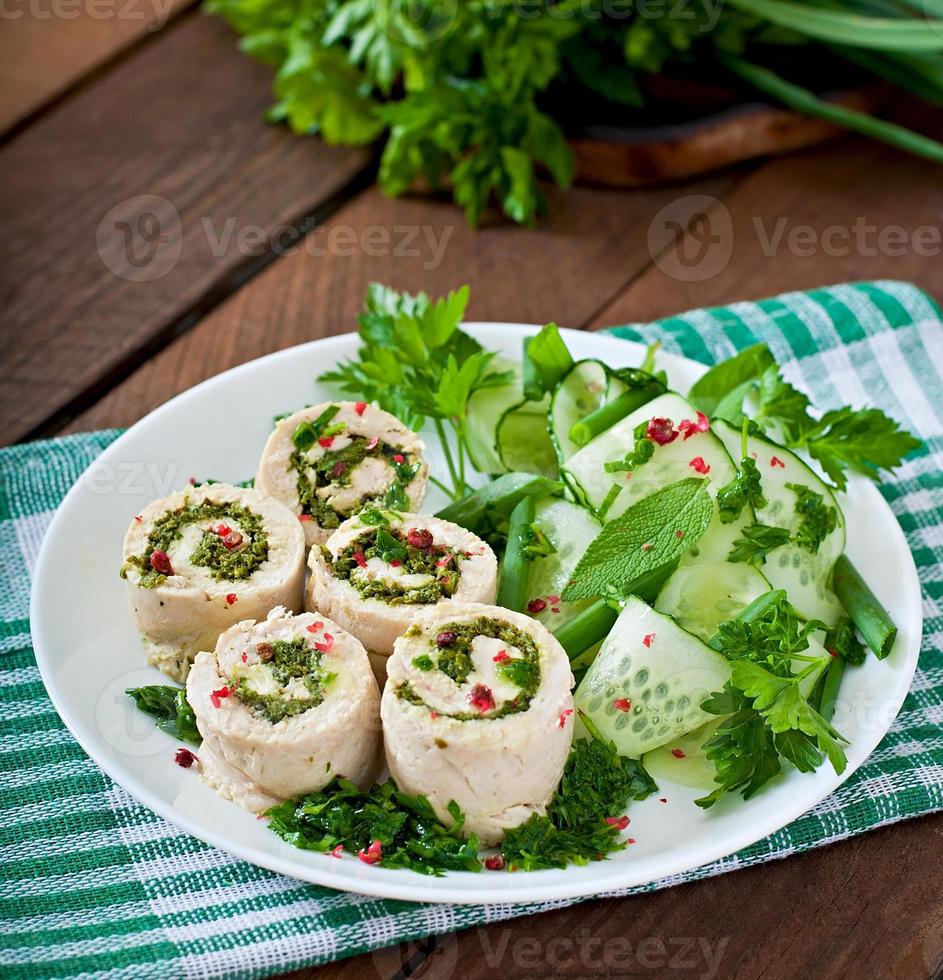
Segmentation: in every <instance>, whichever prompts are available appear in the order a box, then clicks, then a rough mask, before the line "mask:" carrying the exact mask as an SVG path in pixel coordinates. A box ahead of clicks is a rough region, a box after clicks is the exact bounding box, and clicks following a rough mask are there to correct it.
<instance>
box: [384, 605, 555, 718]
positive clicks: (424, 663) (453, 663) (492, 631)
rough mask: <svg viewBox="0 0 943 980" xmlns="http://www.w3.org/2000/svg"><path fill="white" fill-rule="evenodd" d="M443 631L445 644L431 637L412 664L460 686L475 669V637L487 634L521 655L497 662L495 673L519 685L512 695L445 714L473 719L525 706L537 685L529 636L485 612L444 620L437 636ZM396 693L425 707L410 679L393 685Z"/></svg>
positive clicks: (414, 633) (535, 660) (535, 657)
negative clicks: (425, 650) (429, 646)
mask: <svg viewBox="0 0 943 980" xmlns="http://www.w3.org/2000/svg"><path fill="white" fill-rule="evenodd" d="M445 634H450V638H449V643H448V645H447V646H439V644H438V642H437V641H433V647H432V649H431V650H430V651H429V654H423V655H421V656H418V657H416V658H415V659H414V660H413V666H415V667H416V668H417V669H418V670H421V671H423V672H426V671H429V670H432V669H433V668H435V669H437V670H439V671H441V672H442V673H443V674H445V676H446V677H449V678H451V680H452V681H454V682H455V684H456V685H459V686H461V685H462V684H465V683H466V682H467V681H468V678H469V676H470V675H471V672H472V670H473V669H474V662H473V661H472V656H471V651H472V644H473V643H474V642H475V639H476V637H479V636H486V637H490V638H491V639H495V640H500V642H501V643H503V644H504V645H505V646H506V647H507V648H509V649H511V648H513V649H516V650H518V651H520V653H521V656H520V657H512V656H508V659H506V660H504V661H502V662H500V663H498V666H497V672H498V676H499V677H501V679H502V680H506V681H508V682H509V683H511V684H513V685H514V686H515V687H517V688H519V689H520V690H519V692H518V693H517V694H516V695H515V696H514V697H513V698H510V699H508V700H507V701H504V702H503V703H502V704H500V705H496V706H495V708H494V709H493V710H491V711H487V712H480V711H462V712H458V713H456V714H448V715H446V717H449V718H455V719H457V720H458V721H474V720H478V719H481V718H488V719H494V718H503V717H504V716H506V715H513V714H518V713H519V712H521V711H526V710H527V709H528V707H529V706H530V702H531V698H533V696H534V695H535V694H536V693H537V688H538V687H539V686H540V653H539V651H538V649H537V644H536V643H535V642H534V640H533V638H532V637H531V636H529V635H528V634H527V633H525V632H524V631H523V630H519V629H517V627H515V626H510V625H509V624H507V623H504V622H501V620H498V619H491V618H489V617H487V616H480V617H479V618H478V619H475V620H472V621H471V622H466V623H447V624H446V625H444V626H442V627H440V628H439V629H438V630H437V632H436V636H437V637H442V636H444V635H445ZM406 635H407V636H420V635H422V630H421V629H419V628H418V627H415V626H414V627H411V628H410V630H409V631H408V632H407V634H406ZM396 696H397V697H398V698H401V699H402V700H404V701H408V702H409V703H410V704H416V705H420V706H423V707H428V705H426V703H425V701H423V699H422V696H421V695H420V694H419V693H418V692H417V691H416V690H415V688H413V686H412V685H411V684H410V683H409V681H406V682H404V683H403V684H401V685H400V686H399V687H398V688H397V689H396ZM440 714H441V712H440Z"/></svg>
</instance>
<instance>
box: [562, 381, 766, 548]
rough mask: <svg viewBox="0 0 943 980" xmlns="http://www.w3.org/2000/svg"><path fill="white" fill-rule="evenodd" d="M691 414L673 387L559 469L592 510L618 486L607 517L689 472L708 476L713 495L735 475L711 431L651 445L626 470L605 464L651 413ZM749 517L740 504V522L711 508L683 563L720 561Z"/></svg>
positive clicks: (626, 447)
mask: <svg viewBox="0 0 943 980" xmlns="http://www.w3.org/2000/svg"><path fill="white" fill-rule="evenodd" d="M695 417H696V413H695V410H694V408H693V407H692V406H691V405H690V404H689V403H688V402H687V401H686V400H685V399H684V398H682V397H681V396H680V395H677V394H675V393H674V392H668V393H667V394H664V395H659V396H658V397H657V398H654V399H652V401H650V402H647V403H646V404H645V405H643V406H642V407H641V408H640V409H638V411H635V412H633V413H632V414H631V415H629V416H627V417H626V418H624V419H623V420H622V421H621V422H617V423H616V424H615V425H614V426H612V428H611V429H607V430H606V431H605V432H603V433H602V435H599V436H597V437H596V438H595V439H593V441H592V442H590V443H589V444H588V445H586V446H584V447H583V448H582V449H581V450H580V451H579V452H578V453H576V454H575V455H573V456H572V457H570V459H569V460H567V462H566V464H565V466H564V468H563V472H564V476H565V477H566V478H568V479H569V481H570V482H571V483H573V484H575V485H576V486H577V487H579V492H580V494H581V495H582V498H583V499H585V500H586V502H587V504H588V505H589V506H591V507H593V508H594V509H596V508H599V507H600V505H601V504H602V503H603V501H604V500H605V499H606V497H607V495H608V494H609V492H610V490H611V489H612V488H613V487H621V490H620V492H619V496H618V497H616V499H615V501H614V502H613V503H612V505H611V506H610V507H609V509H608V511H607V512H606V519H607V520H612V519H613V518H615V517H618V516H619V515H620V514H623V513H625V511H626V510H627V509H628V508H629V507H630V506H631V505H632V504H634V503H635V502H636V501H637V500H641V499H642V498H643V497H647V496H648V495H649V494H650V493H654V492H655V491H656V490H661V489H662V488H664V487H666V486H668V484H670V483H675V482H677V481H678V480H681V479H684V478H685V477H689V476H699V475H703V476H705V477H706V478H708V479H709V480H710V492H711V494H712V495H715V494H716V491H717V489H718V488H720V487H722V486H724V484H726V483H729V482H730V481H731V480H732V479H733V478H734V476H735V475H736V467H735V466H734V463H733V460H732V459H731V458H730V455H729V453H728V452H727V450H726V448H725V447H724V444H723V443H722V442H721V441H720V439H718V438H717V436H716V435H715V434H714V433H713V432H712V431H708V432H697V433H695V434H694V435H692V436H690V437H689V438H687V439H686V438H685V437H684V436H683V435H679V436H678V437H677V438H676V439H675V440H674V441H673V442H669V443H667V444H666V445H664V446H659V445H655V452H654V455H653V456H652V457H651V459H649V460H648V462H646V463H643V464H642V465H640V466H639V467H638V468H637V469H635V470H633V471H631V472H630V473H607V472H606V463H608V462H610V461H613V460H619V459H622V458H624V457H625V455H626V453H628V452H630V451H631V450H632V448H633V447H634V445H635V429H636V427H638V426H639V425H642V424H647V423H648V422H649V421H650V420H651V419H654V418H668V419H671V420H672V421H673V422H674V423H675V424H676V425H677V424H678V423H679V422H681V421H682V420H683V419H690V420H694V419H695ZM698 457H699V458H700V459H699V460H698ZM693 461H698V463H699V467H700V468H699V469H695V468H694V467H692V465H691V463H692V462H693ZM701 470H703V471H704V472H703V473H701ZM752 520H753V514H752V512H750V511H748V510H747V509H746V508H744V512H743V514H742V515H741V521H740V522H738V523H736V524H722V523H721V521H720V513H719V511H718V510H717V508H716V507H715V509H714V517H713V519H712V521H711V524H710V526H709V527H708V530H707V532H706V533H705V535H704V537H703V538H701V540H700V542H699V543H698V545H697V548H696V549H694V550H692V551H691V552H689V553H687V554H686V555H685V559H684V562H685V564H688V563H691V562H694V561H697V562H702V561H724V560H725V559H726V557H727V555H728V554H730V550H731V548H732V547H733V542H734V540H735V539H736V538H737V537H739V535H740V526H741V524H742V523H749V522H750V521H752Z"/></svg>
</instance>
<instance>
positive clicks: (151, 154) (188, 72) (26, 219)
mask: <svg viewBox="0 0 943 980" xmlns="http://www.w3.org/2000/svg"><path fill="white" fill-rule="evenodd" d="M208 66H212V67H211V69H210V68H209V67H208ZM270 82H271V80H270V77H269V73H268V72H267V70H266V69H265V68H263V67H262V66H259V65H256V64H255V63H254V62H252V61H250V60H249V59H247V58H245V57H244V56H242V55H241V54H239V53H238V52H237V51H236V49H235V40H234V37H233V36H232V34H231V33H230V32H229V31H228V29H227V28H226V27H225V26H224V25H223V24H221V23H220V22H219V21H218V20H215V19H211V18H208V17H205V16H203V15H202V14H198V13H191V14H186V15H184V16H183V17H182V18H181V19H180V20H178V21H177V22H176V23H174V24H172V25H171V26H170V27H169V28H167V29H166V30H165V31H164V32H162V33H161V34H160V35H158V36H156V37H154V38H153V39H151V40H150V41H149V42H148V43H147V44H145V45H143V46H142V47H141V48H140V49H139V50H136V51H135V52H133V53H132V54H131V55H130V56H129V57H128V58H126V59H124V60H122V62H121V63H120V64H119V65H117V66H116V67H115V68H114V70H113V71H111V72H109V73H107V75H106V76H105V77H102V78H100V79H97V80H95V81H94V82H92V83H91V84H90V85H88V86H85V87H83V88H82V89H81V91H79V92H77V93H76V94H75V95H74V96H73V97H70V98H69V99H67V100H66V101H65V102H64V103H62V104H61V105H60V106H58V107H57V108H56V109H54V110H52V111H51V112H50V113H48V114H47V115H45V116H44V117H43V118H42V119H41V120H39V121H38V122H37V123H36V124H35V125H33V126H31V127H29V128H28V129H27V130H26V131H25V132H24V133H23V134H22V135H20V136H18V137H17V138H16V139H14V140H13V141H12V142H11V143H9V144H7V146H6V147H5V148H4V149H3V150H2V151H0V211H2V213H3V214H4V232H5V233H4V236H3V239H2V242H0V296H2V298H3V312H2V322H0V344H2V345H3V348H4V364H5V371H4V374H3V377H2V379H0V441H3V442H8V441H11V440H14V439H17V438H22V437H23V436H25V435H28V434H30V433H36V432H37V431H39V432H42V431H44V429H43V426H44V425H46V426H48V424H49V420H50V419H51V418H52V419H55V418H56V416H57V413H61V412H66V411H68V410H69V408H70V406H71V405H73V404H74V403H75V400H76V399H79V400H80V403H81V399H83V398H84V399H88V398H90V397H94V393H95V392H96V391H99V390H102V389H105V388H107V387H108V386H109V385H110V384H112V383H113V382H114V381H115V380H116V379H118V378H120V377H121V376H122V374H123V373H126V372H127V371H128V370H130V368H131V367H132V366H133V364H134V363H135V360H136V359H137V360H140V359H143V358H145V357H146V356H147V353H148V351H149V345H154V344H160V343H162V342H164V341H165V340H166V338H167V336H168V334H172V333H173V332H174V331H175V330H178V329H180V328H181V326H185V325H186V318H187V317H190V318H197V317H198V316H199V314H200V312H201V310H202V309H203V308H204V307H205V306H208V305H213V303H214V302H215V299H214V296H215V295H216V294H217V293H218V292H219V291H222V292H223V293H224V294H225V293H226V292H228V290H229V289H231V288H232V287H233V284H234V282H236V281H238V278H239V276H241V275H243V274H245V273H246V270H250V269H252V268H253V267H254V266H256V265H258V264H260V263H264V262H265V261H266V260H267V257H270V256H271V254H272V250H273V241H274V242H275V243H276V244H277V241H280V240H282V239H284V238H285V236H288V235H289V233H290V230H291V227H292V226H294V225H296V224H297V223H298V222H299V220H301V219H303V218H304V217H305V216H306V215H310V214H312V213H316V212H317V211H318V209H319V208H323V207H325V206H330V202H331V201H332V199H333V198H334V197H335V195H337V194H338V193H339V192H341V191H342V190H344V189H345V188H346V187H347V186H348V185H349V184H350V182H351V181H354V180H355V179H357V178H358V175H363V174H365V173H367V168H368V165H369V162H370V154H369V151H367V150H360V149H345V148H340V147H328V146H325V145H324V144H322V143H321V142H320V141H318V140H315V139H300V138H298V137H294V136H292V135H291V134H290V133H289V132H287V131H286V130H285V129H283V128H280V127H272V126H267V125H266V124H265V123H264V122H263V121H262V112H263V110H264V109H265V107H266V106H267V105H268V104H269V102H270V101H271V96H270V91H269V89H270ZM367 179H369V178H367ZM181 321H183V323H181Z"/></svg>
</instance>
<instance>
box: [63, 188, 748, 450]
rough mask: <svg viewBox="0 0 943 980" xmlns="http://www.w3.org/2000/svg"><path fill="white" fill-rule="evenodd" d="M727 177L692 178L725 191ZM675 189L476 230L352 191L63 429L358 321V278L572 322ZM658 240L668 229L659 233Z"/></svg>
mask: <svg viewBox="0 0 943 980" xmlns="http://www.w3.org/2000/svg"><path fill="white" fill-rule="evenodd" d="M736 179H737V178H736V176H734V175H725V176H723V177H719V178H713V179H711V180H708V181H705V182H703V184H701V185H699V186H701V187H702V188H703V190H704V192H705V193H712V194H723V193H725V191H726V190H727V189H728V188H729V187H731V186H732V185H733V183H734V182H735V180H736ZM673 198H674V192H673V191H671V190H661V191H649V192H646V193H644V194H625V193H622V192H619V191H601V190H589V189H577V190H574V191H572V192H570V193H566V194H564V193H552V198H551V212H550V215H549V216H548V218H547V220H545V221H544V222H542V223H541V224H540V225H539V226H538V227H537V228H536V229H534V230H531V229H526V228H518V227H515V226H510V225H508V224H505V223H501V224H496V225H494V226H492V227H485V228H482V229H480V230H479V231H477V232H475V231H472V230H471V229H469V228H468V227H467V225H466V224H465V221H464V218H463V216H462V214H461V212H460V211H459V210H457V209H456V208H454V207H453V206H452V205H451V204H449V203H446V202H442V201H430V200H424V199H420V198H404V199H400V200H398V201H391V200H389V199H388V198H386V197H384V196H383V195H382V194H381V193H380V192H379V191H377V190H376V189H371V190H369V191H366V192H365V193H363V194H361V195H360V196H359V197H357V198H356V199H355V200H353V201H351V202H350V203H349V204H348V205H347V206H345V207H344V208H343V209H341V210H340V211H339V212H338V213H337V214H336V215H334V217H333V218H331V219H330V220H329V221H327V222H326V223H325V225H324V226H323V227H321V228H318V229H317V230H316V231H314V232H312V233H311V234H310V235H309V236H308V237H307V239H306V240H305V242H303V243H302V244H301V247H300V248H299V249H298V251H297V252H296V253H295V254H293V255H291V256H285V257H283V258H281V259H280V260H279V261H278V262H277V263H275V264H274V265H273V266H272V267H271V268H270V269H267V270H266V271H265V272H264V273H263V274H262V275H260V276H258V277H257V278H256V279H254V280H253V281H252V282H251V283H249V284H248V285H247V286H245V287H244V288H243V289H241V290H239V291H238V292H237V293H235V295H233V297H232V298H231V299H230V300H228V301H227V302H225V303H224V304H222V305H221V306H220V307H219V308H218V309H216V310H215V311H214V312H213V313H212V315H210V316H208V317H207V318H206V319H205V320H203V321H202V322H201V323H200V324H199V325H198V326H196V327H195V328H194V329H193V330H191V331H190V332H189V333H187V334H186V335H185V336H183V337H181V338H180V339H179V340H177V341H176V342H175V343H173V344H172V345H171V346H169V347H168V348H167V349H166V350H164V351H162V352H161V353H160V354H159V355H157V356H156V357H154V358H153V359H151V360H150V361H148V362H147V363H146V364H144V365H143V366H142V367H141V368H140V369H139V370H138V371H136V372H135V373H134V374H133V375H131V376H130V377H129V378H128V379H127V380H126V381H125V382H124V383H122V384H120V385H118V386H117V387H116V388H115V389H114V390H112V391H111V392H109V393H108V394H107V395H106V396H105V397H104V398H102V400H101V401H100V402H98V404H96V405H94V406H93V407H92V408H91V409H89V410H88V411H87V412H84V413H82V414H81V415H79V416H78V417H77V418H76V419H74V420H73V421H72V422H70V423H69V425H68V427H67V428H68V431H76V430H80V429H88V428H94V427H96V426H104V425H122V426H123V425H129V424H130V423H132V422H134V421H136V420H137V419H138V418H140V417H141V416H142V415H143V414H145V413H146V412H148V411H150V410H151V409H153V408H156V407H157V406H158V405H160V404H161V403H162V402H164V401H166V400H167V399H168V398H169V397H171V396H172V395H174V394H176V393H177V392H179V391H182V390H184V389H185V388H189V387H190V386H192V385H194V384H196V383H197V382H198V381H202V380H203V379H204V378H207V377H210V376H211V375H213V374H216V373H218V372H219V371H221V370H224V369H225V368H227V367H232V366H233V365H235V364H239V363H242V362H243V361H246V360H249V359H250V358H253V357H258V356H260V355H262V354H265V353H268V352H269V351H272V350H277V349H279V348H282V347H288V346H291V345H292V344H298V343H302V342H304V341H307V340H314V339H315V338H317V337H325V336H329V335H331V334H336V333H341V332H343V331H347V330H354V329H356V316H357V312H358V311H359V309H360V307H361V305H362V303H363V297H364V292H365V290H366V287H367V285H368V284H369V283H370V282H373V281H375V280H376V281H381V282H384V283H387V284H389V285H392V286H395V287H396V288H398V289H409V290H419V289H425V290H426V291H427V292H430V293H434V294H435V293H440V292H444V291H446V290H448V289H452V288H455V287H456V286H459V285H461V284H462V283H466V282H467V283H470V284H471V294H472V298H471V305H470V307H469V318H470V319H480V320H507V321H516V322H526V323H539V322H546V321H547V320H551V319H553V320H556V321H557V322H558V323H560V324H561V325H562V326H574V327H581V326H584V325H585V324H586V323H587V322H589V321H590V320H591V319H592V318H593V316H594V315H595V314H596V313H597V311H598V310H599V308H600V306H602V305H604V304H605V303H606V302H607V301H608V300H609V299H610V298H612V297H613V296H615V295H617V294H618V293H619V292H620V291H621V290H622V289H623V288H624V286H625V285H626V283H628V282H629V281H630V280H631V279H632V277H633V276H635V275H636V274H637V273H638V272H639V270H640V269H643V268H645V267H646V265H647V264H648V263H649V262H650V261H651V256H650V253H649V249H648V245H647V243H646V238H645V236H644V235H639V234H638V229H640V228H641V229H644V228H645V227H647V226H648V224H649V222H650V221H651V219H652V217H653V216H654V215H655V214H656V213H657V212H658V211H659V209H661V208H662V207H663V206H664V205H665V204H666V203H668V202H670V201H672V200H673ZM666 241H667V239H666Z"/></svg>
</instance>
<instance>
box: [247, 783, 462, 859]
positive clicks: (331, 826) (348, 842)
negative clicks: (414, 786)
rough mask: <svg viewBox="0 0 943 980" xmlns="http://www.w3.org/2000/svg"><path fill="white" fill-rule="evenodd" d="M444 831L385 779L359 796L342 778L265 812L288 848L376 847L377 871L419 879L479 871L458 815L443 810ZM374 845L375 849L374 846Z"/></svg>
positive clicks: (420, 800) (418, 800)
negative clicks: (448, 821)
mask: <svg viewBox="0 0 943 980" xmlns="http://www.w3.org/2000/svg"><path fill="white" fill-rule="evenodd" d="M449 813H450V814H451V816H452V825H451V826H450V827H446V826H445V824H443V823H442V821H441V820H439V818H438V817H437V816H436V815H435V811H434V810H433V809H432V807H431V805H430V804H429V801H428V800H427V799H426V798H425V797H424V796H409V795H408V794H406V793H402V792H400V791H399V790H398V789H397V788H396V784H395V783H394V782H393V781H392V780H391V779H388V780H387V781H386V782H385V783H383V784H382V785H375V786H374V787H373V788H372V789H371V790H370V791H369V792H367V793H364V792H363V791H361V790H360V789H359V788H358V787H357V785H356V784H355V783H352V782H351V781H350V780H348V779H344V778H337V779H334V780H333V781H332V782H331V783H330V784H329V785H328V786H326V787H325V788H324V789H323V790H321V792H319V793H311V794H309V795H308V796H303V797H300V798H298V799H296V800H287V801H286V802H284V803H280V804H278V806H275V807H272V809H270V810H268V811H266V814H265V815H266V816H267V817H268V820H269V823H268V826H269V830H271V831H272V832H273V833H275V834H277V835H278V836H279V837H281V838H282V839H283V840H285V841H287V842H288V843H289V844H292V845H293V846H294V847H300V848H304V849H305V850H309V851H321V852H322V853H326V852H328V851H333V850H334V849H335V848H337V847H341V848H343V849H344V850H346V851H349V852H350V853H352V854H356V853H358V852H360V851H363V852H366V851H367V849H368V848H370V847H371V845H374V842H375V841H379V842H380V845H381V847H380V849H379V851H378V853H379V854H380V855H381V856H380V858H379V861H378V864H379V866H381V867H384V868H408V869H409V870H410V871H416V872H418V873H419V874H427V875H441V874H442V873H443V872H444V871H480V870H481V862H480V861H479V860H478V838H477V837H475V836H474V835H472V836H471V837H469V838H468V839H467V840H466V839H464V837H463V836H462V826H463V824H464V815H463V814H462V811H461V810H460V809H459V807H458V806H457V805H456V804H455V803H454V802H453V803H451V804H450V805H449ZM374 846H375V845H374Z"/></svg>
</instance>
